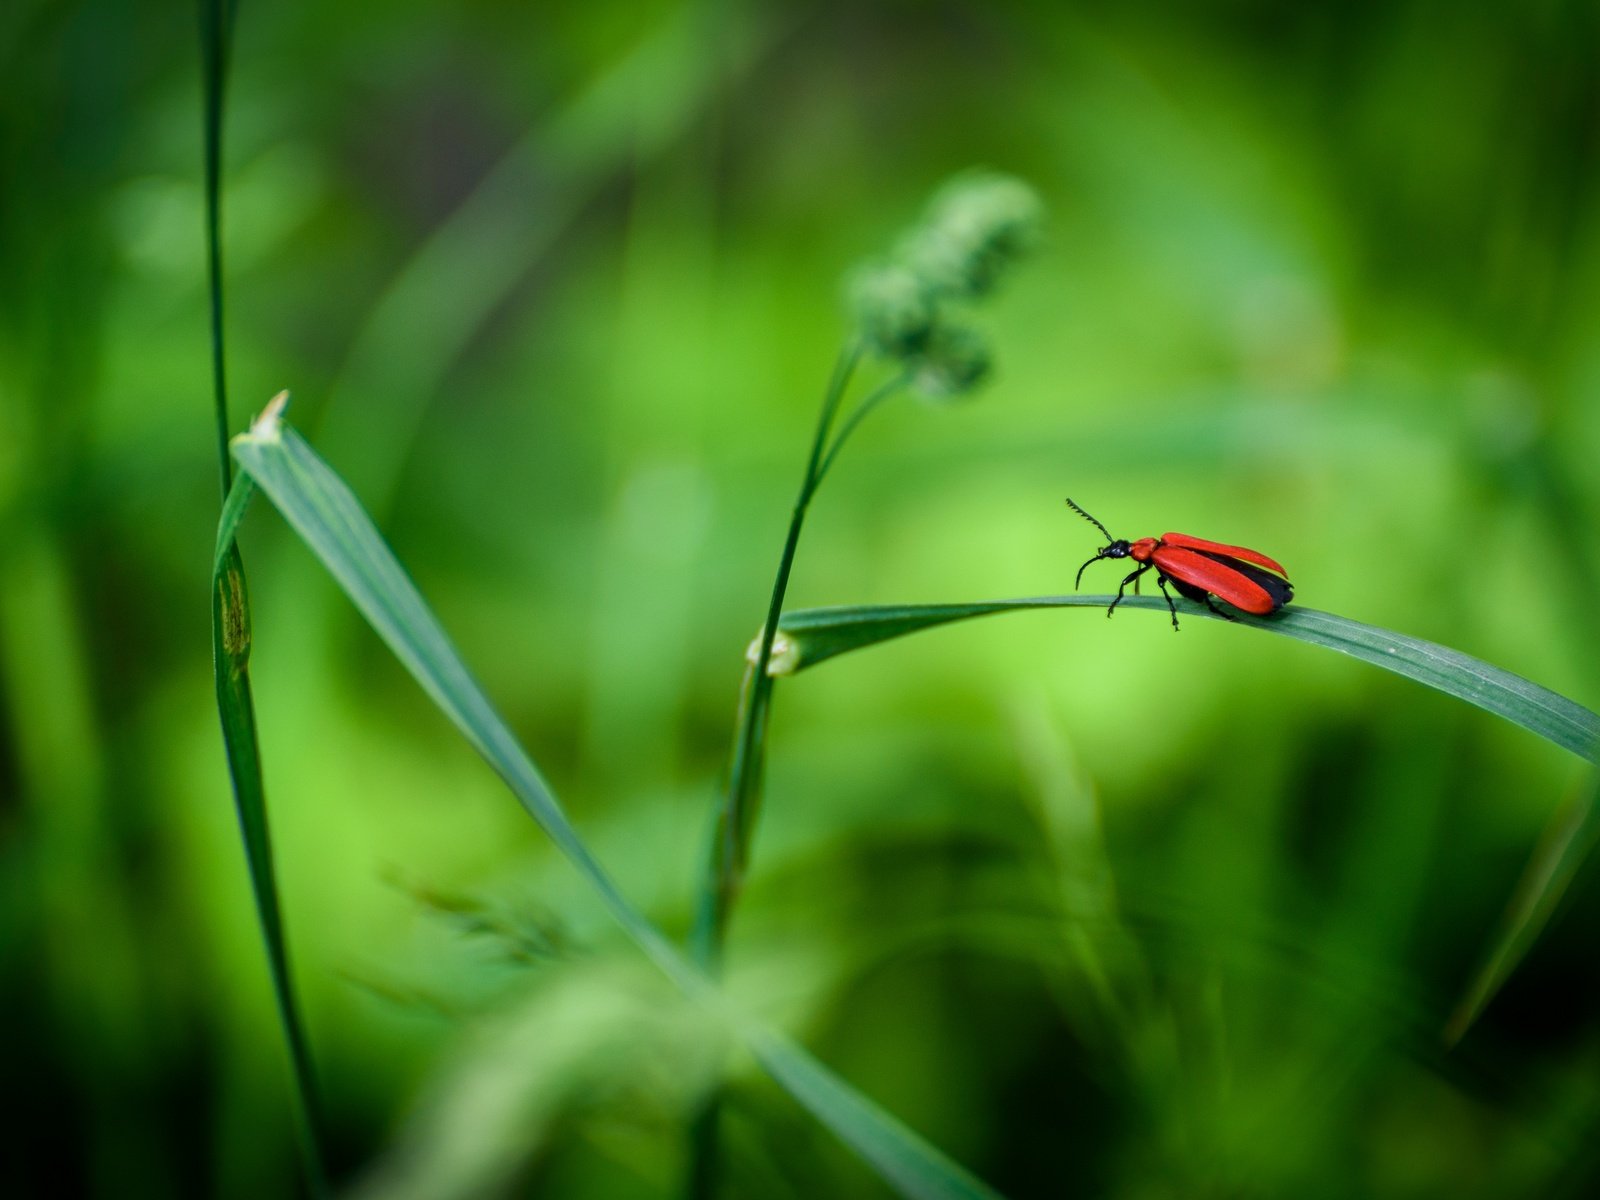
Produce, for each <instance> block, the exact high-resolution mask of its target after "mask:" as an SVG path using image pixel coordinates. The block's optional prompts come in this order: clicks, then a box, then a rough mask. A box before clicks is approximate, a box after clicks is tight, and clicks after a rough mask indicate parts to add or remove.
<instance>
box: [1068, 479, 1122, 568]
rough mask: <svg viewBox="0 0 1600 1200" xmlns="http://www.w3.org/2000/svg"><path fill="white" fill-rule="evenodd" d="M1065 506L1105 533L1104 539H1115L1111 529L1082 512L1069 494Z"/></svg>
mask: <svg viewBox="0 0 1600 1200" xmlns="http://www.w3.org/2000/svg"><path fill="white" fill-rule="evenodd" d="M1067 507H1068V508H1070V509H1071V510H1072V511H1073V512H1075V513H1077V514H1078V515H1079V516H1080V517H1082V518H1083V519H1084V520H1085V521H1087V522H1089V524H1091V525H1093V526H1094V527H1095V528H1096V529H1098V530H1099V531H1100V532H1101V533H1103V534H1105V535H1106V541H1108V542H1114V541H1116V540H1117V539H1116V538H1114V537H1112V536H1111V531H1110V530H1109V529H1107V528H1106V527H1105V526H1104V525H1102V524H1100V522H1099V521H1096V520H1095V519H1094V518H1093V517H1091V516H1090V515H1089V514H1088V513H1086V512H1084V511H1083V509H1081V508H1079V507H1078V506H1077V505H1076V504H1074V503H1073V502H1072V497H1070V496H1068V497H1067ZM1080 574H1081V572H1080Z"/></svg>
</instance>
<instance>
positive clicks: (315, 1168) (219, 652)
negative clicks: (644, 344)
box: [199, 0, 329, 1200]
mask: <svg viewBox="0 0 1600 1200" xmlns="http://www.w3.org/2000/svg"><path fill="white" fill-rule="evenodd" d="M237 11H238V6H237V4H236V3H235V0H200V5H199V16H200V62H201V76H202V87H203V93H204V103H203V109H204V118H203V120H204V132H203V140H204V158H205V166H204V172H205V231H206V273H207V298H208V307H209V312H210V336H211V385H212V398H213V407H214V410H215V414H216V429H217V439H218V442H217V449H218V455H219V469H220V477H221V483H222V496H223V518H224V520H225V521H229V522H231V525H233V526H236V525H237V522H238V519H239V516H240V514H241V513H242V510H243V504H244V503H245V501H246V500H248V490H247V489H242V488H241V489H239V492H238V499H237V500H235V499H234V494H233V493H232V491H231V485H232V482H233V465H232V456H231V454H230V453H229V449H228V429H229V424H228V390H227V360H226V357H225V349H226V347H225V337H224V332H223V286H222V135H223V110H224V100H225V98H226V91H227V75H228V59H229V54H230V51H231V48H232V45H233V29H234V21H235V17H236V15H237ZM211 643H212V669H213V673H214V676H215V683H216V691H217V712H218V716H219V717H220V719H221V724H222V740H223V746H224V748H225V750H226V753H227V759H228V775H229V779H230V781H231V783H232V786H233V797H234V808H235V811H236V812H237V814H238V818H239V832H240V836H241V839H242V840H243V843H244V851H245V861H246V865H247V868H248V870H249V872H250V888H251V893H252V895H253V896H254V898H255V905H256V917H257V920H258V922H259V924H260V927H261V939H262V943H263V946H264V948H265V950H266V954H267V966H268V971H269V973H270V975H271V978H272V990H273V998H274V1001H275V1002H276V1007H277V1012H278V1023H279V1025H280V1027H281V1028H282V1030H283V1036H284V1041H285V1043H286V1045H287V1048H288V1051H289V1060H290V1069H291V1073H292V1076H293V1081H294V1089H293V1091H294V1095H293V1102H292V1108H293V1113H294V1125H295V1135H296V1136H295V1141H296V1145H297V1146H298V1148H299V1152H300V1157H301V1162H302V1168H303V1170H304V1173H305V1178H306V1183H307V1187H308V1188H309V1190H310V1192H311V1194H312V1195H313V1196H315V1197H318V1198H319V1200H320V1198H321V1197H323V1196H326V1195H328V1194H329V1189H328V1183H327V1169H326V1165H325V1164H326V1158H325V1156H324V1152H323V1138H322V1136H321V1129H322V1119H321V1110H320V1105H319V1103H318V1099H317V1090H316V1081H315V1075H314V1072H313V1069H312V1063H311V1052H310V1047H309V1043H308V1041H307V1038H306V1035H305V1027H304V1023H303V1022H302V1020H301V1019H300V1008H299V1004H298V1003H297V1002H296V998H295V992H294V981H293V979H292V977H291V975H290V972H289V952H288V946H287V941H286V939H285V937H284V931H283V916H282V912H281V909H280V906H279V903H278V889H277V883H276V876H275V874H274V871H273V863H272V839H271V834H270V830H269V828H268V824H267V808H266V792H265V788H264V785H263V783H262V776H261V747H260V742H259V740H258V738H257V735H256V718H255V703H254V700H253V699H252V695H251V690H250V668H249V663H250V597H249V590H248V588H247V586H246V583H245V574H244V561H243V559H242V558H241V556H240V554H239V548H238V545H237V544H236V543H235V542H234V541H233V539H232V538H231V537H230V538H229V539H228V541H227V549H226V552H225V553H223V554H219V555H218V556H217V557H216V559H215V560H214V561H213V566H212V592H211Z"/></svg>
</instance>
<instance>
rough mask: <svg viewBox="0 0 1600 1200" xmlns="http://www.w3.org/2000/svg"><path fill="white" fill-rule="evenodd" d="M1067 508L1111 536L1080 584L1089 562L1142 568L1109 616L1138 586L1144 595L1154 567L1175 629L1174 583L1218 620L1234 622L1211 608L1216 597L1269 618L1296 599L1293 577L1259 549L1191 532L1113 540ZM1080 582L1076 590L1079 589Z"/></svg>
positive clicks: (1081, 512)
mask: <svg viewBox="0 0 1600 1200" xmlns="http://www.w3.org/2000/svg"><path fill="white" fill-rule="evenodd" d="M1067 504H1068V505H1070V506H1071V508H1072V510H1073V511H1074V512H1076V513H1077V514H1078V515H1079V516H1081V517H1083V518H1084V520H1086V521H1088V522H1090V523H1091V524H1092V525H1094V527H1095V528H1096V529H1098V530H1099V531H1100V532H1101V533H1103V534H1105V535H1106V540H1107V541H1109V542H1110V543H1111V544H1110V545H1108V546H1106V547H1104V548H1103V549H1102V550H1101V551H1100V552H1099V553H1098V554H1096V555H1095V556H1094V557H1093V558H1091V559H1090V560H1089V562H1086V563H1084V564H1083V566H1081V567H1079V568H1078V579H1077V583H1081V582H1082V581H1083V572H1084V569H1085V568H1087V567H1088V565H1089V563H1094V562H1099V561H1100V560H1101V559H1102V558H1131V559H1133V561H1134V562H1136V563H1138V564H1139V566H1138V568H1137V569H1135V570H1134V571H1132V572H1130V573H1129V575H1128V576H1127V578H1126V579H1124V580H1123V581H1122V586H1121V587H1119V588H1118V589H1117V598H1116V599H1115V600H1113V601H1112V602H1111V605H1110V607H1109V608H1107V609H1106V616H1108V617H1109V616H1110V615H1111V614H1112V613H1113V612H1115V611H1116V607H1117V605H1118V604H1120V603H1122V595H1123V593H1124V592H1125V591H1126V590H1127V587H1128V585H1129V584H1130V583H1131V584H1133V590H1134V594H1135V595H1137V594H1138V591H1139V577H1140V576H1141V575H1143V574H1144V573H1145V572H1146V571H1148V570H1150V569H1151V568H1152V567H1154V568H1155V571H1156V582H1157V584H1159V585H1160V587H1161V595H1162V596H1163V597H1164V598H1165V599H1166V602H1167V609H1168V611H1169V612H1170V613H1171V614H1172V628H1173V629H1174V630H1176V629H1177V628H1178V607H1177V605H1176V604H1174V603H1173V601H1172V594H1171V593H1170V592H1168V591H1167V584H1168V583H1169V582H1170V583H1171V584H1172V586H1173V587H1175V588H1177V589H1178V594H1179V595H1181V596H1184V597H1186V598H1188V599H1190V600H1195V601H1198V602H1200V603H1203V604H1204V605H1205V606H1206V607H1207V608H1209V609H1210V610H1211V611H1212V612H1214V613H1216V614H1217V615H1218V616H1219V617H1225V618H1227V619H1228V620H1230V621H1231V620H1234V619H1235V618H1234V617H1233V616H1231V615H1230V614H1228V613H1226V612H1223V610H1222V609H1220V608H1218V607H1217V606H1216V605H1215V604H1213V603H1212V601H1211V597H1212V596H1215V597H1216V598H1217V599H1219V600H1223V601H1225V602H1227V603H1228V604H1230V605H1232V606H1233V607H1234V608H1236V609H1238V610H1239V611H1240V612H1247V613H1253V614H1255V615H1256V616H1266V615H1267V614H1269V613H1274V612H1277V611H1278V609H1280V608H1282V607H1283V606H1284V605H1285V604H1287V603H1289V601H1290V600H1292V599H1294V587H1293V586H1292V585H1291V584H1290V583H1289V580H1288V578H1287V576H1288V574H1289V573H1288V572H1287V571H1285V570H1284V569H1283V567H1282V566H1281V565H1279V564H1278V563H1277V562H1276V561H1275V560H1274V559H1271V558H1268V557H1267V556H1266V555H1265V554H1262V553H1261V552H1260V551H1259V550H1251V549H1249V548H1248V547H1246V546H1230V545H1227V544H1226V543H1224V542H1213V541H1209V540H1208V539H1206V538H1197V537H1191V536H1190V535H1189V534H1186V533H1164V534H1162V535H1161V536H1160V537H1158V538H1153V537H1147V538H1139V539H1138V540H1137V541H1131V542H1130V541H1128V540H1126V539H1124V538H1113V537H1112V536H1111V533H1110V531H1109V530H1107V529H1106V527H1105V526H1104V525H1102V524H1100V522H1099V521H1097V520H1095V519H1094V518H1093V517H1091V516H1090V515H1089V514H1088V513H1086V512H1084V510H1083V509H1081V508H1079V507H1078V506H1077V505H1076V504H1073V503H1072V501H1071V500H1070V499H1069V500H1068V501H1067ZM1077 583H1075V584H1074V585H1073V586H1074V587H1076V586H1077Z"/></svg>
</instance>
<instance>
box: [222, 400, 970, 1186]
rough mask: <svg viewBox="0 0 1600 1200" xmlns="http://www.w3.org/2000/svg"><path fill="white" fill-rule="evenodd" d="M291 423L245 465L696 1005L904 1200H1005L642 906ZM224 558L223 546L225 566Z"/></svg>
mask: <svg viewBox="0 0 1600 1200" xmlns="http://www.w3.org/2000/svg"><path fill="white" fill-rule="evenodd" d="M280 411H281V405H280V404H274V405H271V406H269V408H268V410H267V411H266V412H265V413H263V415H262V417H261V418H259V419H258V420H257V421H256V422H255V424H254V425H253V426H252V427H251V430H250V432H249V433H246V434H243V435H240V436H239V437H236V438H234V439H233V442H232V449H233V455H234V458H235V460H236V461H237V462H238V464H239V465H240V467H242V468H243V470H244V471H245V472H246V473H247V475H248V477H249V478H252V479H254V481H255V483H256V485H257V486H259V487H260V489H261V491H263V492H264V493H265V494H266V495H267V496H268V497H269V498H270V499H271V500H272V502H273V504H274V505H276V507H277V508H278V511H279V512H280V513H281V514H282V515H283V517H284V519H285V520H287V521H288V522H289V524H290V526H292V527H293V528H294V530H295V532H296V533H298V534H299V536H300V537H301V539H302V540H303V541H304V542H305V543H306V545H307V546H309V547H310V548H311V550H312V551H313V552H314V553H315V554H316V555H317V557H318V558H319V559H321V561H322V563H323V565H324V566H325V567H326V568H327V569H328V571H329V573H330V574H332V575H333V577H334V579H335V580H337V581H338V583H339V585H340V587H341V588H342V589H343V590H344V592H345V594H346V595H348V596H349V597H350V599H351V601H352V602H353V603H354V604H355V606H356V607H357V608H358V609H359V610H360V611H361V613H362V615H363V616H364V617H366V619H367V621H368V622H369V623H370V624H371V625H372V627H373V629H374V630H375V631H376V632H377V633H378V635H379V636H380V637H381V638H382V639H383V640H384V641H385V642H386V643H387V644H388V646H389V648H390V650H392V651H393V652H394V654H395V656H396V657H397V658H398V659H399V660H400V661H401V663H402V664H404V665H405V667H406V669H407V670H408V671H410V672H411V674H412V676H413V677H414V678H415V679H416V680H417V682H418V683H419V684H421V686H422V688H423V690H424V691H425V692H427V694H428V695H429V696H430V697H431V698H432V700H433V701H434V703H435V704H436V705H438V707H439V708H440V709H441V711H443V712H444V714H445V715H446V716H447V717H449V718H450V720H451V722H452V723H453V724H454V725H455V726H456V728H457V729H458V730H460V732H461V733H462V735H463V736H464V737H465V738H466V739H467V741H468V742H469V743H471V745H472V746H473V747H474V748H475V749H476V750H477V751H478V753H479V754H481V755H482V756H483V758H484V759H485V761H487V762H488V764H489V766H490V767H492V768H493V769H494V771H495V772H496V773H497V774H498V775H499V776H500V777H501V778H502V779H503V780H504V781H505V782H506V785H507V786H508V787H510V789H511V791H512V793H513V794H514V795H515V796H516V797H517V799H518V801H520V802H521V804H522V806H523V807H524V808H525V809H527V811H528V813H529V814H530V815H531V816H532V817H533V818H534V820H536V821H537V822H538V823H539V825H540V827H541V828H542V829H543V830H544V831H545V833H546V834H547V835H548V836H549V837H550V839H551V840H552V841H553V842H555V844H556V846H557V847H558V848H559V849H560V850H561V851H562V853H563V854H565V855H566V857H567V858H568V859H569V860H570V861H571V862H572V864H573V865H574V866H575V867H576V868H577V869H578V871H579V872H580V873H581V874H582V876H583V877H584V879H585V880H586V881H587V882H588V883H589V885H590V886H591V887H593V889H594V890H595V892H596V894H597V895H598V896H599V898H600V900H601V902H602V903H603V904H604V905H605V907H606V908H607V909H608V910H609V911H610V913H611V914H612V916H613V917H614V918H615V919H616V921H617V922H618V924H620V925H621V926H622V927H623V929H624V930H625V931H626V932H627V933H628V935H629V936H630V937H631V938H632V939H633V940H634V942H635V943H637V945H638V946H639V948H640V949H641V950H643V951H644V953H645V954H646V955H647V956H648V957H649V958H650V959H651V961H653V962H654V963H655V965H656V966H657V967H658V968H659V969H660V970H661V971H662V972H663V973H665V974H666V975H667V976H668V977H669V978H670V979H671V980H672V981H673V982H674V983H675V984H676V985H677V986H678V987H679V988H681V989H682V990H683V991H684V992H685V993H686V994H687V995H688V996H689V997H690V998H691V999H694V1000H696V1001H697V1002H699V1003H702V1004H704V1005H706V1006H707V1007H708V1008H709V1009H710V1010H711V1011H713V1012H714V1013H715V1014H716V1015H717V1016H718V1017H720V1018H721V1019H723V1020H724V1021H725V1022H726V1023H727V1025H728V1027H729V1028H730V1030H731V1031H732V1032H733V1033H734V1034H735V1036H737V1037H739V1038H740V1040H742V1041H743V1042H744V1044H745V1046H746V1047H747V1048H748V1049H749V1050H750V1052H751V1053H752V1055H753V1056H754V1057H755V1059H756V1061H757V1062H758V1063H760V1064H761V1066H762V1067H763V1068H764V1069H765V1070H766V1072H767V1073H768V1074H769V1075H770V1076H771V1077H772V1078H773V1079H774V1080H776V1081H777V1083H778V1084H779V1085H780V1086H782V1087H783V1088H784V1089H785V1090H786V1091H787V1092H788V1093H789V1094H790V1095H791V1096H792V1097H794V1099H795V1100H796V1101H798V1102H799V1103H800V1104H801V1105H802V1106H803V1107H804V1108H806V1109H807V1110H808V1111H809V1112H810V1113H811V1114H812V1115H813V1116H815V1117H816V1118H817V1119H818V1120H819V1121H821V1122H822V1123H823V1124H824V1125H825V1126H827V1127H828V1128H829V1129H831V1130H832V1131H833V1132H834V1134H836V1135H837V1136H838V1137H839V1138H840V1139H841V1140H842V1141H844V1142H845V1143H846V1144H847V1145H848V1146H850V1147H851V1148H852V1149H854V1150H855V1151H856V1153H857V1154H859V1155H860V1156H861V1158H862V1159H863V1160H865V1161H866V1162H867V1163H868V1164H869V1165H870V1166H871V1167H872V1168H873V1169H874V1170H875V1171H876V1172H877V1173H878V1175H879V1176H881V1177H882V1178H883V1179H884V1180H885V1181H886V1182H887V1183H889V1184H890V1185H891V1186H892V1187H894V1188H895V1189H896V1190H897V1191H898V1192H899V1193H900V1194H901V1195H903V1196H908V1197H914V1198H916V1200H977V1198H993V1197H995V1195H996V1193H994V1192H993V1191H992V1190H990V1189H989V1188H988V1187H987V1186H986V1185H984V1184H983V1183H981V1182H980V1181H978V1180H977V1179H975V1178H974V1177H973V1176H971V1175H970V1174H968V1173H967V1172H966V1171H965V1170H964V1169H962V1168H961V1167H959V1166H958V1165H956V1164H955V1163H954V1162H952V1161H951V1160H950V1159H948V1158H946V1157H945V1156H944V1155H943V1154H941V1153H940V1152H939V1151H938V1150H936V1149H934V1148H933V1147H932V1146H929V1145H928V1144H927V1143H926V1142H924V1141H922V1140H921V1139H920V1138H918V1137H917V1136H916V1135H915V1134H914V1133H912V1132H911V1131H910V1130H909V1129H907V1128H906V1127H905V1126H904V1125H902V1124H900V1122H898V1121H897V1120H895V1118H893V1117H892V1116H890V1115H889V1114H887V1113H886V1112H884V1111H883V1110H882V1109H880V1108H878V1107H877V1106H876V1105H874V1104H873V1103H872V1102H871V1101H869V1100H868V1099H867V1098H866V1097H864V1096H862V1095H861V1094H860V1093H858V1092H856V1091H855V1090H854V1089H852V1088H851V1087H850V1086H849V1085H848V1084H847V1083H845V1082H844V1081H843V1080H841V1079H840V1078H838V1076H836V1075H834V1074H833V1073H832V1072H831V1071H829V1070H828V1069H827V1068H826V1067H824V1066H823V1065H822V1064H821V1063H819V1062H818V1061H817V1060H816V1059H815V1058H813V1057H811V1056H810V1055H809V1054H807V1053H806V1052H805V1051H804V1050H802V1049H801V1048H800V1047H799V1046H797V1045H796V1044H795V1043H793V1042H792V1041H790V1040H788V1039H787V1038H785V1037H783V1036H781V1035H779V1034H777V1033H775V1032H773V1031H772V1030H770V1029H767V1028H766V1027H764V1026H762V1025H761V1024H759V1023H758V1022H756V1021H754V1020H753V1019H751V1018H749V1017H747V1016H745V1015H743V1014H742V1013H740V1012H739V1011H738V1010H736V1009H735V1008H734V1007H733V1006H732V1005H731V1004H730V1003H729V1002H728V1001H727V999H726V998H725V997H724V996H723V994H722V993H721V992H720V991H719V990H718V989H717V988H716V987H715V986H714V985H713V984H712V983H711V981H710V980H709V979H708V978H707V977H706V976H705V975H704V974H702V973H701V972H700V971H699V970H698V969H697V968H696V967H694V966H692V965H691V964H690V963H689V962H688V961H687V960H686V959H685V958H684V957H683V956H682V954H680V953H679V951H678V950H677V948H676V947H674V946H673V945H672V943H671V942H670V941H668V940H667V938H666V937H665V935H663V934H662V933H661V932H660V931H659V930H657V929H656V927H655V926H654V925H652V924H651V923H650V921H649V920H648V919H647V918H646V917H645V916H644V915H643V914H642V913H641V912H640V911H639V910H638V909H637V908H635V907H634V906H633V904H632V903H631V902H630V901H629V900H628V899H627V897H626V896H624V895H623V893H622V891H621V890H620V889H619V888H618V886H617V884H616V883H615V881H614V880H612V878H611V876H610V875H609V874H608V873H607V872H606V870H605V868H604V867H603V866H602V865H601V863H600V862H599V860H598V859H596V858H595V856H594V854H593V853H592V852H591V851H590V850H589V847H588V845H587V844H586V843H585V842H584V840H583V839H582V837H581V836H580V835H579V833H578V831H577V829H576V828H574V826H573V825H572V823H571V821H570V820H568V818H567V815H566V812H565V811H564V810H563V809H562V807H561V805H560V803H559V802H558V801H557V800H556V797H555V794H554V793H553V792H552V790H551V788H550V786H549V784H548V783H547V782H546V781H545V780H544V778H543V776H542V775H540V773H539V771H538V769H537V768H536V767H535V766H534V764H533V761H532V760H531V759H530V758H529V757H528V755H527V753H526V752H525V751H524V750H523V749H522V747H521V746H520V745H518V743H517V741H516V738H515V737H514V736H513V734H512V733H511V730H510V729H509V728H508V727H507V726H506V724H505V722H504V720H502V719H501V717H500V715H499V713H498V712H496V711H495V709H494V706H493V705H492V704H491V703H490V702H489V699H488V697H487V696H486V695H485V694H484V692H483V690H482V688H481V687H480V686H479V685H478V684H477V682H476V681H475V680H474V679H473V677H472V675H471V673H470V672H469V671H468V669H467V667H466V664H465V663H464V662H463V661H462V660H461V656H460V654H459V653H458V652H457V651H456V649H455V647H454V645H452V643H451V642H450V639H449V637H448V636H447V635H446V634H445V631H444V629H443V627H442V626H441V625H440V624H439V622H438V620H437V618H435V616H434V615H433V613H432V611H431V610H430V609H429V608H428V606H427V604H426V603H425V602H424V600H423V599H422V596H421V594H420V593H419V592H418V591H417V589H416V587H415V585H414V584H413V583H412V582H411V580H410V578H409V577H408V576H407V575H406V573H405V571H404V569H403V568H402V567H401V566H400V563H399V562H398V561H397V560H396V559H395V557H394V555H393V553H392V552H391V551H390V549H389V547H388V545H387V544H386V543H385V542H384V540H383V538H382V536H381V535H380V534H379V533H378V530H377V529H376V527H375V526H374V525H373V524H372V522H371V520H370V519H369V518H368V516H367V514H366V512H365V511H364V510H363V509H362V507H361V504H360V502H359V501H358V500H357V499H356V498H355V495H354V494H353V493H352V492H351V491H350V489H349V488H347V487H346V486H345V485H344V482H343V481H342V480H341V479H340V478H339V477H338V475H336V474H335V473H334V472H333V471H332V469H331V468H329V467H328V465H327V464H326V463H324V462H323V461H322V460H321V459H320V458H319V457H318V456H317V455H316V453H315V452H314V451H312V449H311V448H310V446H308V445H307V444H306V443H305V441H304V440H303V439H302V438H301V437H300V436H299V435H298V434H296V433H295V432H294V431H293V430H292V429H289V428H287V427H286V426H284V425H283V424H282V422H281V421H280V420H279V418H278V413H279V412H280ZM239 486H244V485H243V484H242V483H241V484H240V485H239ZM223 532H227V531H226V530H224V531H223ZM224 555H225V551H224V549H223V548H222V547H221V546H219V550H218V557H219V559H221V558H223V557H224Z"/></svg>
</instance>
